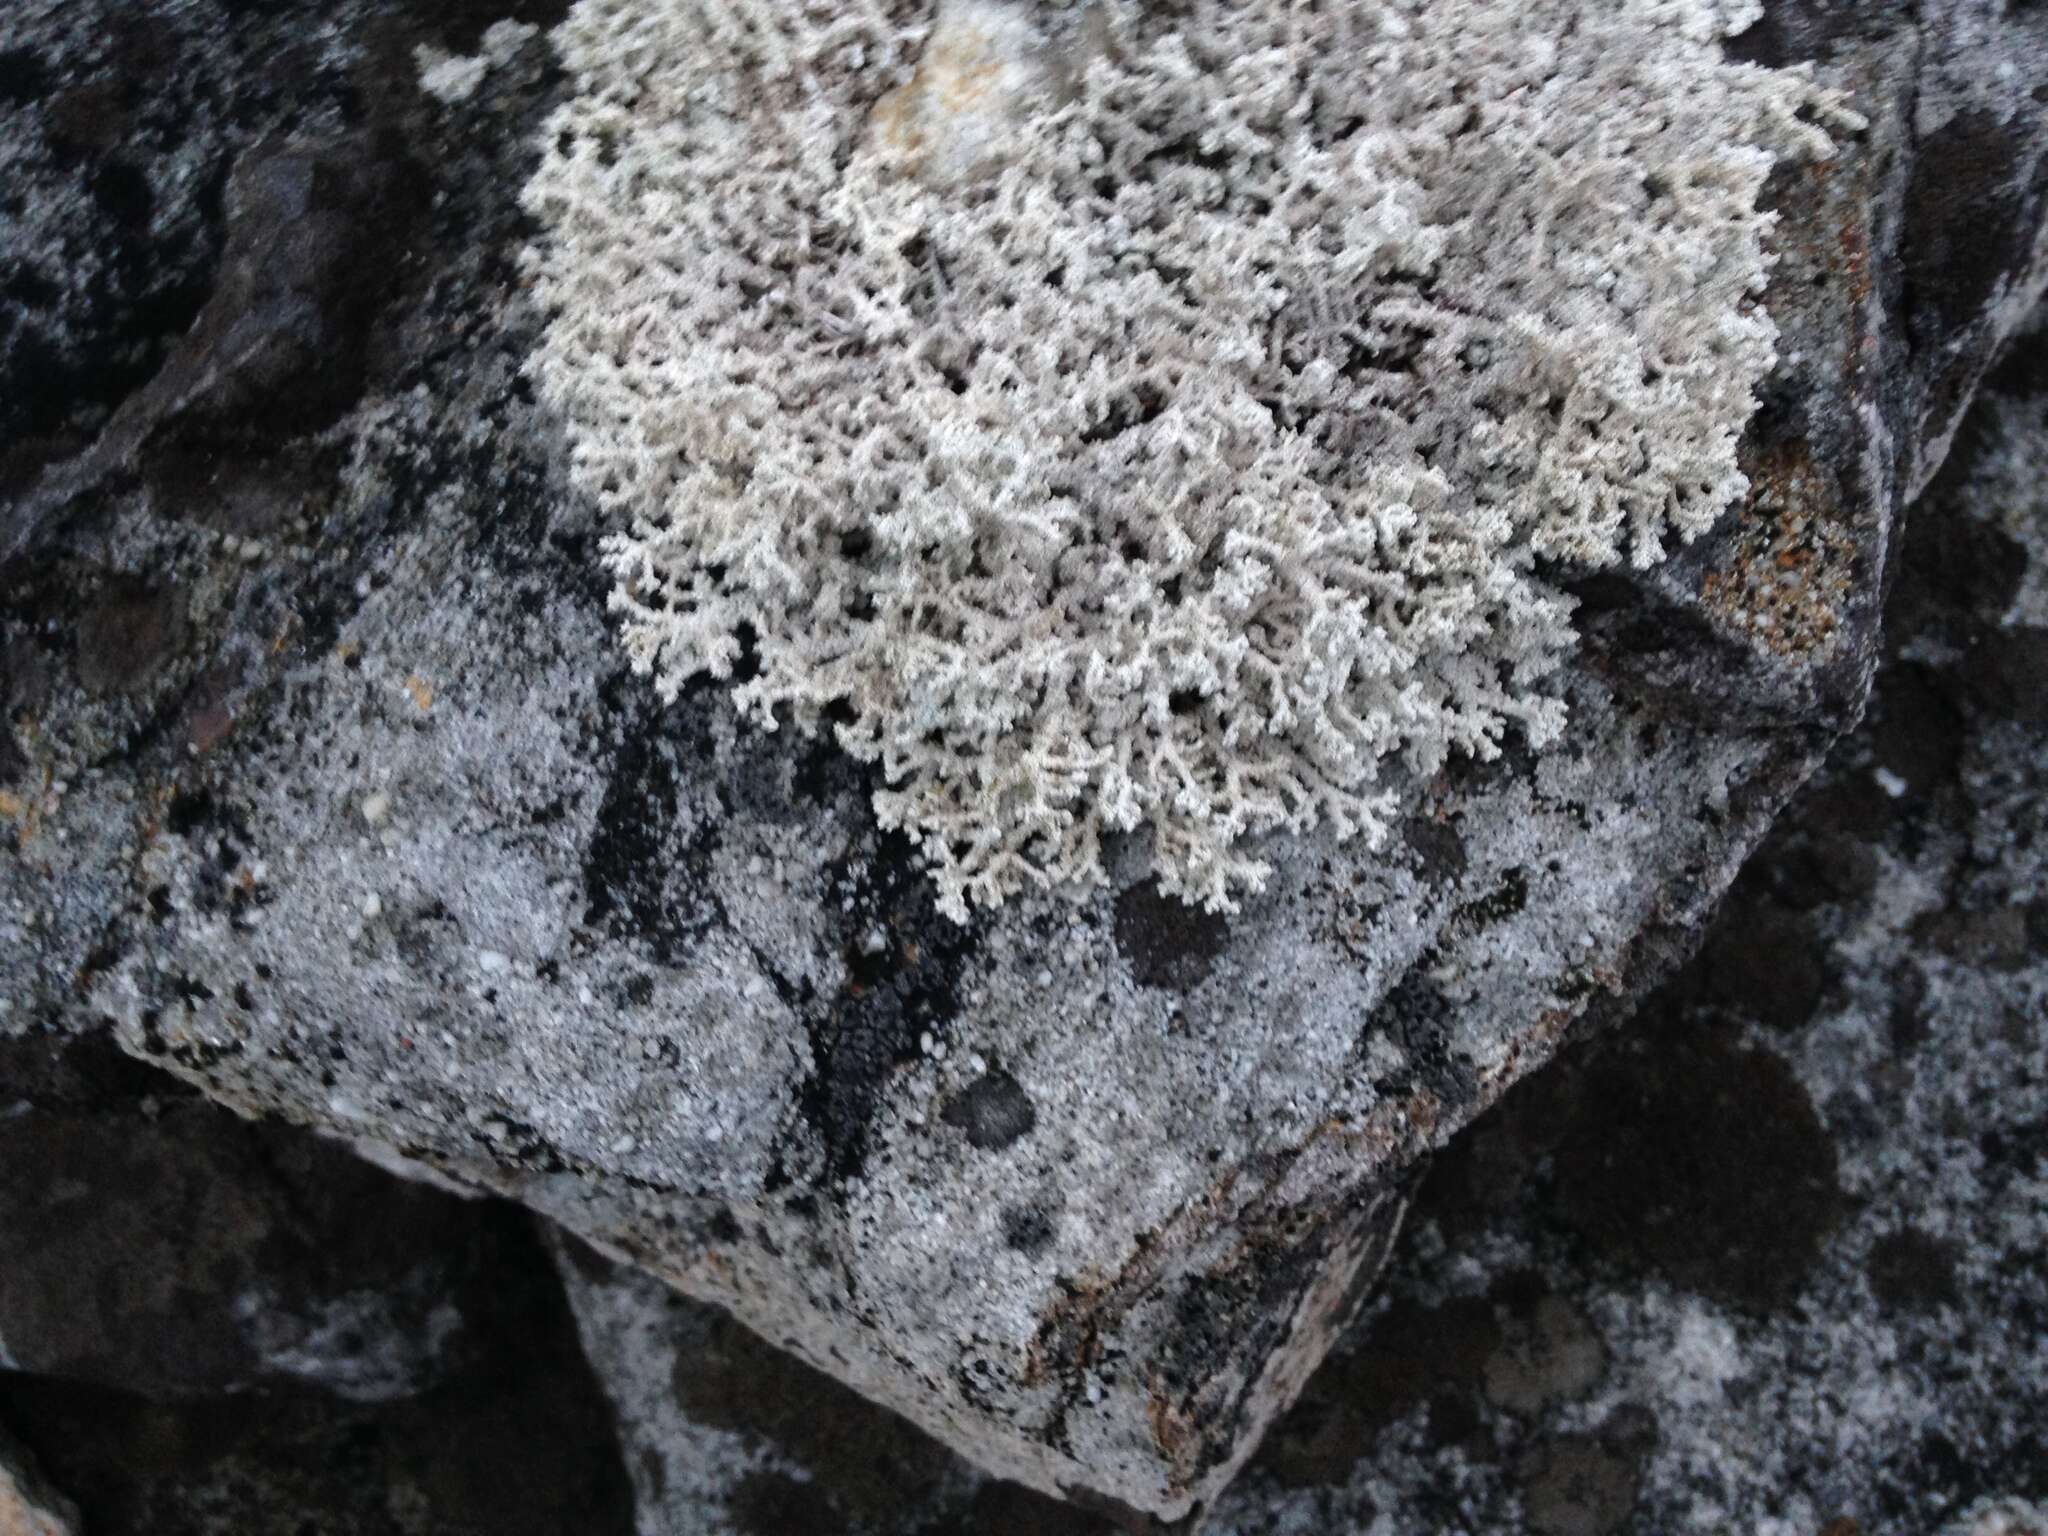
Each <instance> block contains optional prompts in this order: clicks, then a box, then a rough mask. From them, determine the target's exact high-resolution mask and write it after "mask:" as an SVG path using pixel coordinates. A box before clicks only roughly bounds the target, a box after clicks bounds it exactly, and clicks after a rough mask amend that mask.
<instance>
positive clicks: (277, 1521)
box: [0, 1132, 636, 1536]
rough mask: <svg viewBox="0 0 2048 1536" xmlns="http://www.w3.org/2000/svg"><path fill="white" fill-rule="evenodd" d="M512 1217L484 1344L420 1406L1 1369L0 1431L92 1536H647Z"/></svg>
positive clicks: (533, 1255) (596, 1403)
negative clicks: (55, 1487) (134, 1387)
mask: <svg viewBox="0 0 2048 1536" xmlns="http://www.w3.org/2000/svg"><path fill="white" fill-rule="evenodd" d="M300 1134H301V1136H302V1137H303V1136H306V1134H307V1133H303V1132H302V1133H300ZM508 1214H510V1215H512V1216H514V1217H515V1218H516V1217H517V1216H518V1213H516V1212H508ZM514 1224H515V1226H516V1227H517V1229H518V1233H519V1238H520V1240H518V1241H514V1242H510V1243H508V1244H507V1245H506V1247H505V1248H504V1249H503V1251H502V1252H501V1253H500V1255H499V1262H498V1263H497V1265H496V1266H495V1269H494V1272H493V1275H492V1282H493V1285H494V1286H495V1287H496V1291H497V1294H498V1297H499V1301H500V1305H499V1307H498V1309H497V1310H496V1311H495V1312H494V1313H493V1314H492V1315H491V1316H490V1317H488V1318H486V1319H482V1320H481V1323H482V1328H481V1335H482V1338H481V1342H482V1343H483V1347H481V1348H479V1349H477V1350H476V1351H474V1352H473V1353H472V1354H470V1355H468V1356H466V1357H465V1358H464V1359H463V1360H462V1361H460V1362H459V1364H458V1368H457V1369H456V1370H454V1371H453V1372H451V1373H450V1374H449V1375H447V1376H446V1377H445V1378H444V1379H442V1380H441V1381H439V1382H437V1383H436V1384H435V1385H434V1386H432V1387H431V1388H429V1389H428V1390H426V1391H425V1392H423V1393H421V1394H419V1395H417V1396H414V1397H406V1398H400V1399H396V1400H392V1401H385V1402H374V1403H373V1402H361V1401H351V1400H349V1399H346V1398H342V1397H337V1396H335V1395H333V1394H332V1393H328V1392H320V1391H309V1390H306V1389H304V1388H298V1387H291V1386H283V1387H273V1388H269V1389H267V1390H260V1391H248V1392H234V1393H229V1394H226V1395H222V1396H211V1397H197V1398H192V1397H187V1398H180V1399H177V1400H169V1401H152V1400H148V1399H145V1398H141V1397H138V1396H136V1395H134V1394H133V1393H129V1392H123V1391H118V1390H114V1389H111V1388H107V1387H102V1386H97V1385H92V1384H87V1383H80V1382H76V1381H67V1380H60V1379H58V1378H55V1377H47V1376H28V1375H22V1374H18V1373H0V1426H4V1429H5V1430H8V1431H12V1432H13V1433H14V1434H15V1435H16V1436H17V1437H18V1438H19V1439H20V1440H21V1441H22V1442H24V1443H25V1444H27V1445H29V1446H30V1447H31V1448H32V1449H33V1450H34V1451H35V1453H36V1455H37V1457H38V1458H39V1459H40V1461H41V1464H42V1465H43V1467H44V1468H45V1469H46V1470H47V1471H48V1473H49V1475H50V1476H51V1478H52V1479H54V1480H56V1481H57V1482H58V1483H59V1485H60V1486H61V1487H63V1489H64V1490H65V1492H66V1493H67V1494H69V1495H70V1496H71V1497H72V1498H73V1499H74V1500H75V1501H76V1502H77V1505H78V1508H79V1515H80V1523H79V1526H78V1527H77V1529H78V1530H79V1531H82V1532H90V1533H97V1532H108V1533H115V1532H131V1531H133V1532H141V1531H152V1532H191V1533H222V1536H227V1533H232V1536H306V1533H307V1532H310V1531H314V1530H317V1531H319V1532H322V1533H323V1536H451V1533H462V1536H468V1533H479V1536H480V1533H484V1532H491V1533H497V1536H560V1533H561V1532H564V1531H575V1532H577V1533H579V1536H631V1533H633V1532H634V1531H635V1529H636V1527H635V1524H634V1520H633V1509H632V1492H631V1489H630V1488H629V1487H628V1485H627V1482H626V1475H625V1469H624V1468H623V1467H622V1466H621V1465H620V1461H619V1455H618V1447H617V1442H616V1440H615V1438H614V1435H613V1433H612V1426H611V1418H610V1411H609V1409H608V1408H607V1406H606V1403H605V1400H604V1396H603V1394H602V1393H601V1392H600V1391H599V1389H598V1385H597V1383H596V1381H595V1380H594V1379H593V1378H592V1376H591V1373H590V1370H589V1367H588V1366H586V1365H585V1363H584V1361H583V1359H582V1356H581V1354H580V1353H579V1352H578V1349H577V1344H576V1332H575V1325H574V1322H573V1321H572V1320H571V1318H570V1316H569V1314H568V1310H567V1308H566V1307H565V1306H564V1304H563V1300H562V1293H561V1287H560V1285H559V1283H558V1282H557V1281H556V1279H555V1275H554V1269H553V1265H552V1264H551V1262H550V1261H549V1258H548V1255H547V1253H546V1251H545V1249H544V1248H543V1247H542V1246H541V1245H540V1243H539V1242H538V1241H537V1240H536V1239H535V1237H534V1236H533V1235H532V1233H531V1232H530V1231H529V1230H527V1224H526V1222H525V1221H523V1220H515V1223H514ZM10 1536H11V1533H10Z"/></svg>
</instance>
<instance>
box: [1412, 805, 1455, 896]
mask: <svg viewBox="0 0 2048 1536" xmlns="http://www.w3.org/2000/svg"><path fill="white" fill-rule="evenodd" d="M1401 840H1402V841H1403V842H1405V843H1406V844H1407V845H1408V848H1409V851H1410V852H1412V853H1413V854H1414V855H1415V858H1416V862H1417V865H1418V868H1417V874H1418V875H1419V876H1420V877H1421V878H1422V879H1423V880H1425V881H1427V882H1428V883H1430V884H1431V885H1446V886H1447V885H1450V884H1452V883H1453V882H1455V881H1456V880H1457V879H1458V878H1459V876H1461V875H1463V874H1464V873H1465V862H1466V860H1465V839H1464V838H1462V837H1460V836H1459V835H1458V829H1457V828H1456V827H1454V826H1451V825H1450V824H1449V823H1447V822H1442V821H1434V820H1432V819H1430V818H1429V817H1427V816H1411V817H1409V818H1408V820H1407V821H1406V822H1404V823H1403V824H1402V827H1401Z"/></svg>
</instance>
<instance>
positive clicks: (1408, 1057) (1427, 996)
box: [1354, 960, 1478, 1109]
mask: <svg viewBox="0 0 2048 1536" xmlns="http://www.w3.org/2000/svg"><path fill="white" fill-rule="evenodd" d="M1428 968H1429V967H1428V964H1427V962H1426V960H1425V961H1424V962H1422V963H1418V964H1417V965H1415V966H1414V967H1413V968H1412V969H1410V970H1409V972H1408V974H1407V975H1405V976H1403V977H1402V978H1401V981H1400V983H1399V985H1397V986H1396V987H1395V988H1394V990H1393V991H1392V992H1390V993H1388V994H1387V997H1386V1000H1385V1001H1384V1002H1382V1003H1381V1004H1380V1006H1379V1007H1378V1008H1376V1009H1374V1010H1373V1013H1372V1015H1371V1017H1370V1018H1368V1019H1367V1020H1366V1024H1365V1028H1364V1029H1363V1030H1362V1031H1361V1032H1360V1034H1359V1037H1358V1046H1357V1049H1356V1051H1355V1052H1354V1055H1356V1056H1357V1057H1358V1058H1360V1059H1362V1060H1370V1053H1371V1049H1372V1044H1373V1041H1374V1039H1375V1038H1384V1039H1386V1040H1388V1041H1391V1042H1392V1043H1393V1045H1394V1046H1395V1047H1396V1048H1397V1049H1399V1051H1400V1053H1401V1064H1400V1065H1399V1066H1397V1067H1395V1068H1394V1069H1393V1070H1392V1071H1390V1072H1389V1073H1388V1074H1387V1075H1386V1076H1385V1077H1383V1078H1382V1079H1380V1081H1379V1083H1378V1084H1377V1087H1378V1089H1379V1091H1380V1093H1381V1094H1382V1095H1384V1096H1386V1097H1388V1098H1405V1097H1406V1096H1407V1095H1409V1094H1411V1093H1414V1092H1416V1091H1417V1090H1418V1089H1420V1090H1423V1091H1425V1092H1428V1093H1431V1094H1434V1095H1435V1096H1436V1099H1437V1101H1438V1102H1439V1104H1441V1105H1443V1106H1444V1107H1445V1108H1447V1109H1456V1108H1457V1107H1458V1106H1460V1105H1463V1104H1465V1103H1468V1102H1469V1101H1470V1100H1471V1098H1472V1097H1473V1095H1474V1094H1475V1093H1476V1092H1477V1091H1478V1079H1477V1077H1476V1076H1475V1075H1474V1073H1473V1070H1472V1060H1471V1058H1470V1057H1469V1056H1467V1055H1466V1054H1465V1052H1463V1051H1462V1050H1459V1049H1458V1048H1457V1047H1456V1046H1454V1045H1453V1044H1452V1043H1451V1036H1452V1022H1453V1012H1454V1010H1453V1007H1452V1004H1451V1001H1450V999H1448V998H1446V997H1445V996H1444V995H1443V993H1442V992H1440V991H1438V990H1437V988H1436V987H1435V986H1434V985H1433V984H1432V983H1431V982H1430V981H1429V979H1428V977H1427V975H1426V974H1425V972H1427V970H1428Z"/></svg>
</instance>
